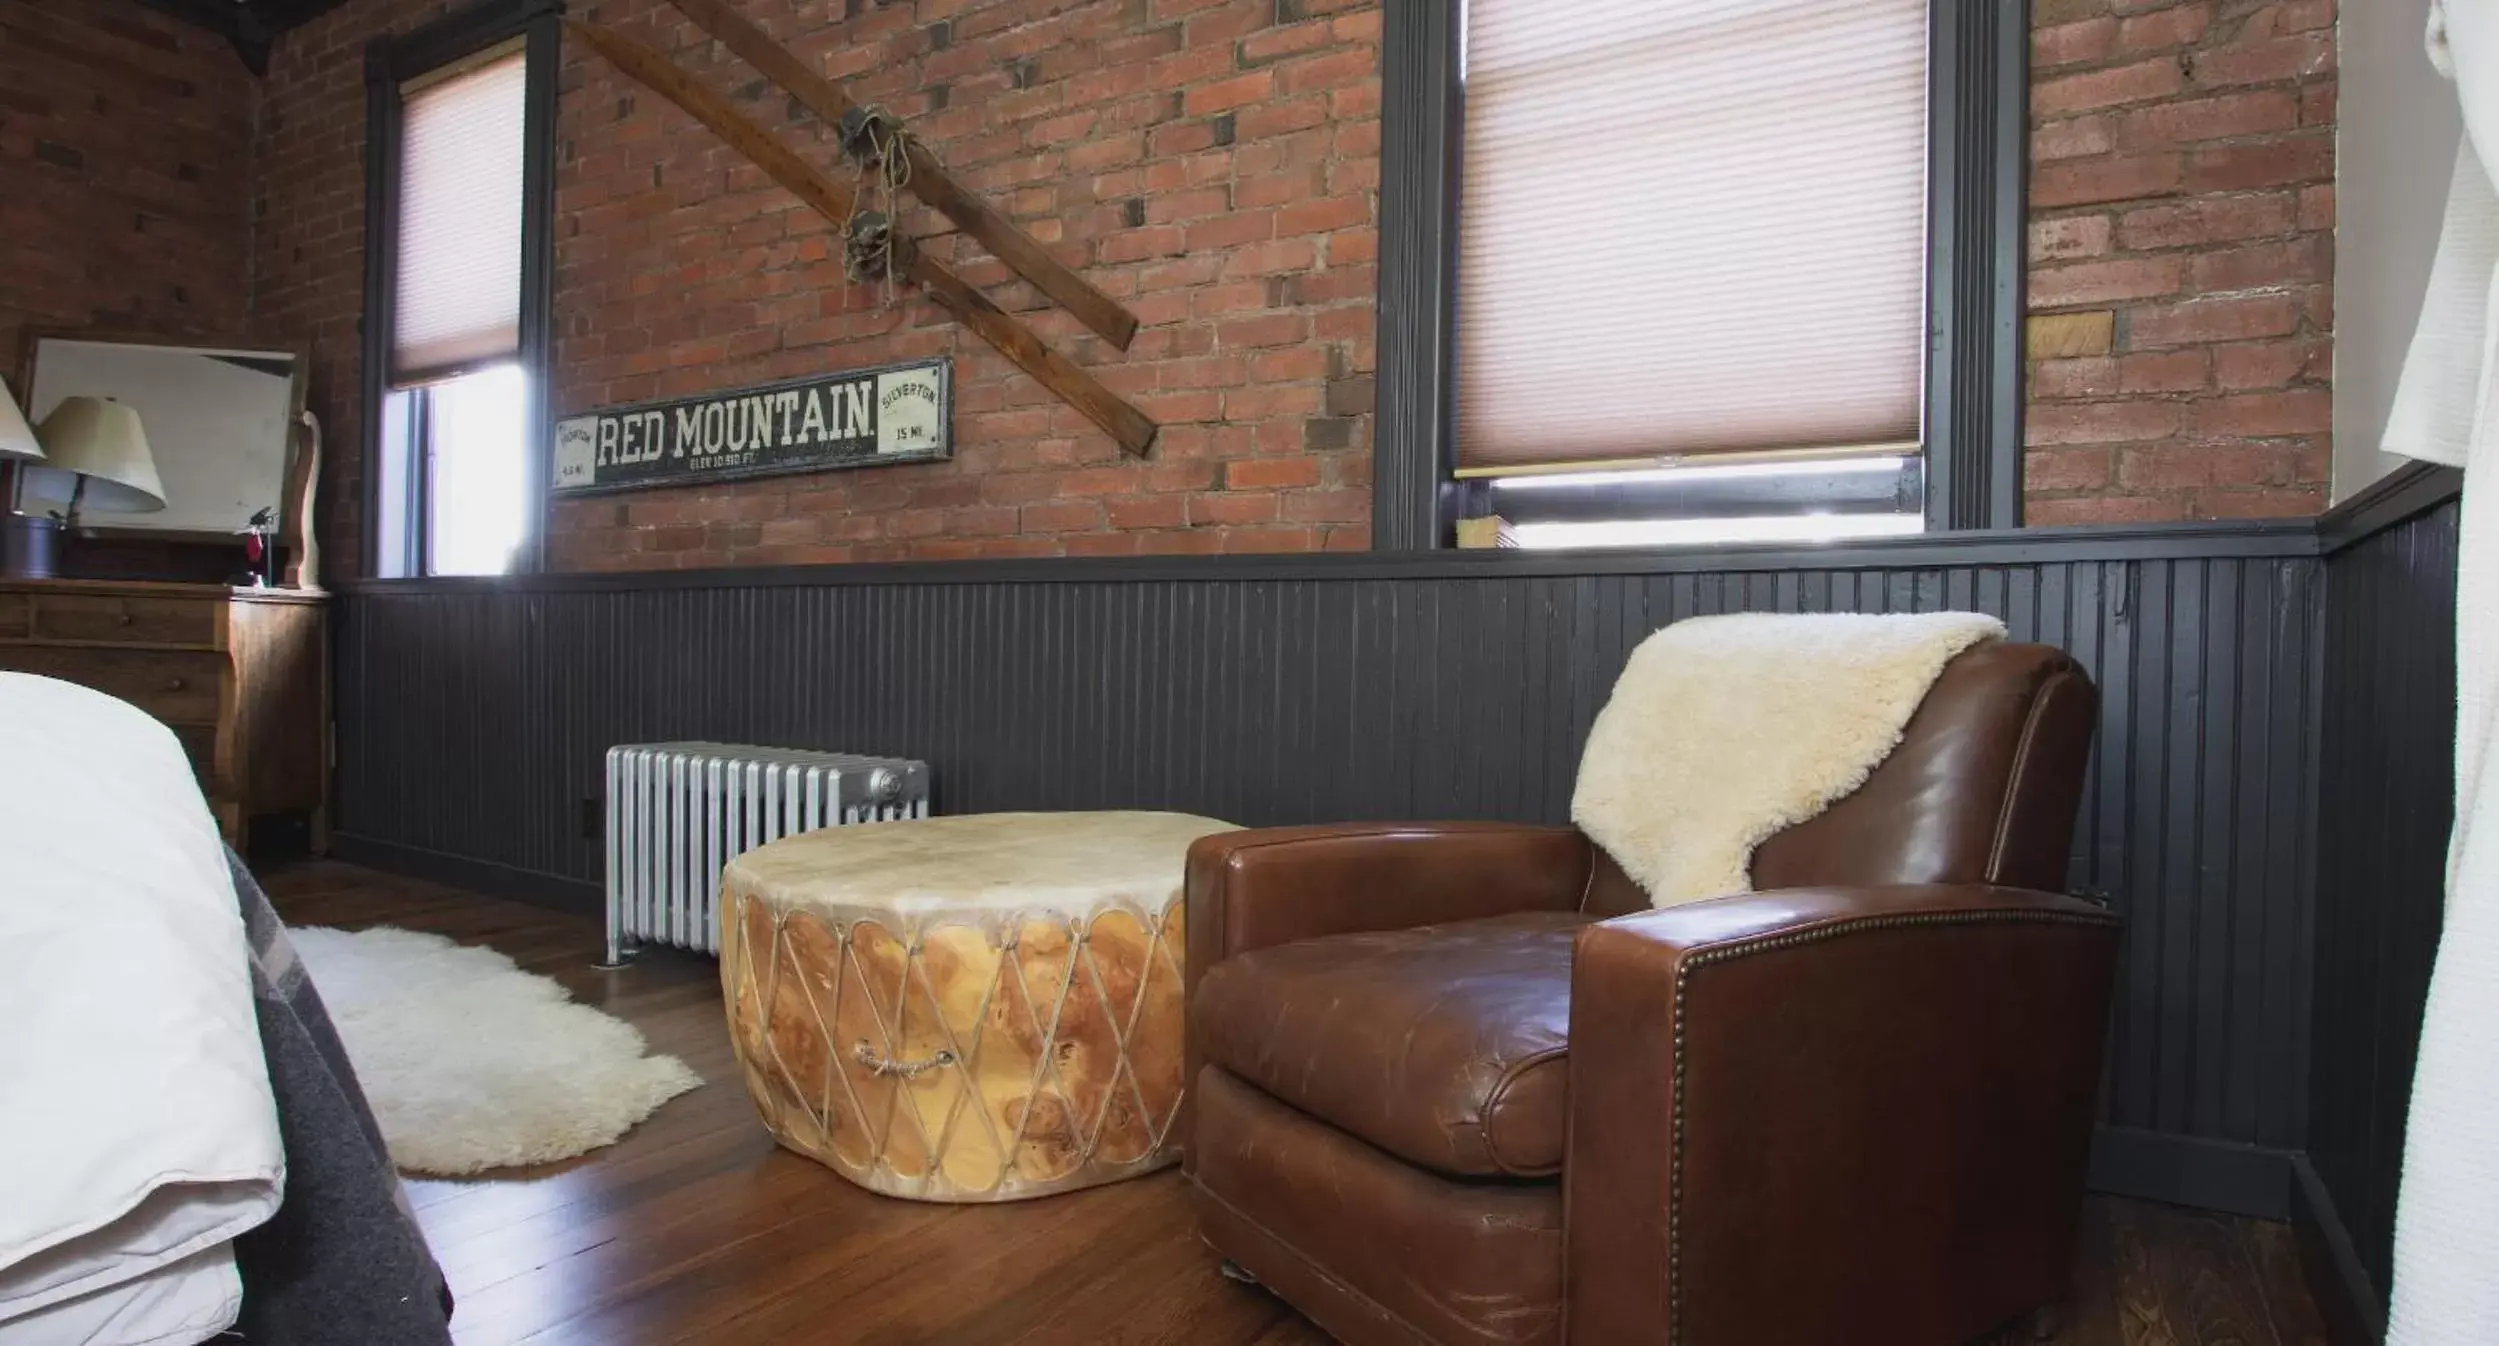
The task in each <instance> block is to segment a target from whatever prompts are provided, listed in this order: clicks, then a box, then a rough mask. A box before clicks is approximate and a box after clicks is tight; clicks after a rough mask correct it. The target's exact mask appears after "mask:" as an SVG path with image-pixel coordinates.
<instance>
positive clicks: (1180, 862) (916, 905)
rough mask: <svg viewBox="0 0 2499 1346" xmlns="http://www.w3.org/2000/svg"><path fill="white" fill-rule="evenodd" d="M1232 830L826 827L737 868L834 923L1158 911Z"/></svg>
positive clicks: (959, 820) (1191, 820) (1038, 821)
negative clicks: (1212, 840)
mask: <svg viewBox="0 0 2499 1346" xmlns="http://www.w3.org/2000/svg"><path fill="white" fill-rule="evenodd" d="M1234 830H1237V829H1236V828H1235V827H1234V825H1233V824H1231V823H1227V822H1222V821H1219V820H1217V819H1214V818H1200V817H1196V816H1194V815H1191V814H1186V813H1128V812H1119V813H967V814H958V815H955V816H952V817H943V818H917V819H909V820H905V821H900V822H883V823H858V824H852V825H850V826H845V827H827V828H824V829H822V830H820V831H815V832H808V833H805V834H802V835H800V836H794V837H784V838H783V839H781V840H779V841H776V842H773V843H771V844H770V845H767V846H762V847H758V848H757V849H755V850H751V851H748V852H747V853H746V854H744V855H741V856H739V857H738V858H737V859H735V860H732V861H730V862H729V870H730V874H731V875H732V876H733V879H734V880H735V881H736V882H737V883H738V884H739V886H740V887H741V888H742V889H743V891H745V892H747V893H749V894H752V895H755V896H760V897H763V898H765V899H766V900H767V901H769V902H771V903H772V904H774V905H776V906H779V907H782V908H783V909H785V910H787V909H812V910H816V911H818V912H820V913H822V914H825V915H839V914H841V913H844V912H856V911H857V910H859V909H860V908H872V909H879V910H884V911H890V912H894V913H896V914H902V915H916V914H928V913H934V912H940V911H943V912H956V913H960V912H966V911H985V910H995V911H1001V912H1004V911H1024V912H1030V911H1057V912H1061V913H1064V914H1068V915H1075V916H1081V915H1084V914H1087V913H1090V912H1093V911H1098V910H1100V909H1101V908H1103V907H1104V906H1106V905H1131V906H1136V907H1140V908H1147V909H1155V910H1159V909H1160V908H1161V907H1162V906H1163V905H1164V904H1166V903H1167V902H1169V901H1170V900H1171V898H1172V897H1173V896H1174V895H1176V894H1177V893H1178V892H1179V890H1180V887H1181V884H1182V881H1183V879H1184V878H1185V877H1186V874H1185V868H1186V862H1187V858H1188V852H1189V843H1190V842H1192V841H1195V840H1197V839H1198V838H1199V837H1203V836H1210V835H1212V834H1214V833H1217V832H1230V831H1234Z"/></svg>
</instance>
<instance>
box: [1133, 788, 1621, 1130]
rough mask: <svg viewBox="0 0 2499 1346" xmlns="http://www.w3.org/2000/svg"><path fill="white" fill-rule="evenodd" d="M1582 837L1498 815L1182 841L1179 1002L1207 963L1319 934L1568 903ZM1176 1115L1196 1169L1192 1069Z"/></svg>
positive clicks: (1192, 991) (1190, 1053) (1191, 1058)
mask: <svg viewBox="0 0 2499 1346" xmlns="http://www.w3.org/2000/svg"><path fill="white" fill-rule="evenodd" d="M1592 854H1593V851H1592V848H1591V847H1590V844H1589V841H1588V838H1587V837H1586V836H1585V835H1583V834H1582V833H1581V832H1580V831H1579V829H1577V828H1575V827H1526V826H1519V825H1515V824H1508V823H1353V824H1342V825H1332V826H1325V827H1269V828H1259V829H1253V830H1249V831H1241V832H1219V833H1217V834H1215V835H1213V836H1209V837H1200V838H1198V839H1197V841H1196V842H1195V843H1194V844H1192V845H1191V846H1190V847H1189V866H1188V907H1187V912H1188V918H1187V923H1188V958H1187V959H1186V960H1185V963H1184V966H1183V968H1182V973H1181V978H1182V983H1183V985H1184V986H1185V988H1186V996H1187V1003H1189V1004H1191V1005H1195V1004H1196V1002H1197V984H1198V981H1199V979H1200V978H1202V977H1204V976H1205V975H1206V973H1207V970H1208V969H1210V968H1212V967H1214V966H1215V964H1217V963H1220V962H1222V961H1223V960H1224V959H1226V958H1229V957H1231V956H1232V955H1234V954H1236V953H1247V952H1249V951H1250V950H1252V949H1263V948H1266V947H1268V946H1270V945H1275V944H1289V943H1292V942H1293V941H1295V940H1302V939H1317V938H1319V937H1320V936H1322V935H1344V934H1352V933H1354V932H1356V931H1364V930H1398V929H1407V928H1411V927H1414V926H1418V925H1431V924H1434V923H1437V922H1442V921H1464V920H1470V919H1473V918H1475V917H1479V916H1502V915H1507V914H1509V913H1512V912H1520V911H1573V910H1576V909H1577V908H1578V906H1579V900H1580V896H1581V894H1582V893H1583V892H1584V891H1585V890H1586V888H1587V885H1588V870H1589V864H1590V857H1591V855H1592ZM1203 1064H1204V1062H1203V1058H1202V1055H1201V1053H1200V1052H1199V1050H1198V1035H1197V1031H1196V1029H1195V1027H1194V1026H1193V1027H1192V1028H1191V1030H1190V1032H1189V1035H1188V1050H1187V1054H1186V1057H1185V1059H1184V1063H1183V1067H1182V1068H1183V1069H1184V1070H1185V1071H1186V1073H1187V1080H1188V1084H1189V1087H1188V1088H1187V1089H1186V1090H1185V1091H1184V1092H1183V1093H1182V1094H1181V1115H1180V1117H1179V1120H1178V1122H1177V1124H1176V1133H1177V1134H1178V1135H1179V1137H1180V1143H1181V1147H1182V1151H1183V1163H1184V1164H1186V1165H1187V1166H1188V1168H1189V1170H1190V1171H1191V1172H1193V1173H1194V1172H1195V1171H1196V1163H1197V1155H1196V1145H1195V1137H1194V1136H1193V1135H1192V1134H1191V1133H1192V1129H1193V1128H1194V1126H1195V1124H1196V1104H1197V1083H1198V1071H1199V1070H1200V1068H1201V1067H1202V1066H1203Z"/></svg>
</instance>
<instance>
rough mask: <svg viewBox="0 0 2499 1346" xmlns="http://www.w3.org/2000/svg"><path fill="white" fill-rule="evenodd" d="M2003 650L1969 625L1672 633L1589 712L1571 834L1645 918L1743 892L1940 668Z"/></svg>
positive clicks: (1895, 622)
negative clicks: (1590, 841)
mask: <svg viewBox="0 0 2499 1346" xmlns="http://www.w3.org/2000/svg"><path fill="white" fill-rule="evenodd" d="M2003 638H2004V623H2002V622H1999V621H1997V620H1996V619H1995V618H1993V617H1988V616H1983V615H1981V614H1979V613H1975V612H1934V613H1923V614H1918V615H1914V616H1911V615H1902V616H1872V615H1861V614H1856V613H1816V614H1805V615H1795V616H1790V615H1774V614H1768V613H1739V614H1735V615H1732V616H1725V617H1696V618H1694V619H1692V620H1690V621H1684V622H1677V623H1675V624H1674V625H1672V626H1669V627H1667V628H1665V629H1664V630H1662V631H1659V632H1658V633H1656V634H1655V635H1652V636H1650V637H1649V638H1648V639H1647V640H1644V641H1642V642H1640V647H1639V648H1638V649H1636V650H1633V651H1632V652H1631V661H1630V662H1629V663H1628V664H1626V665H1625V666H1624V668H1623V675H1622V677H1621V678H1619V679H1617V680H1616V681H1615V683H1614V694H1613V696H1612V697H1611V698H1609V699H1608V700H1607V701H1606V703H1605V709H1604V710H1602V711H1600V712H1598V714H1597V722H1596V725H1595V726H1594V727H1593V728H1592V729H1591V730H1590V731H1589V734H1588V751H1587V753H1586V755H1585V756H1583V757H1581V758H1580V762H1579V788H1578V790H1577V792H1576V793H1574V794H1573V795H1572V797H1571V820H1572V821H1574V822H1576V823H1578V824H1579V826H1580V828H1581V830H1583V831H1585V832H1586V833H1587V834H1588V835H1589V836H1591V837H1593V838H1595V839H1596V842H1597V844H1598V845H1600V846H1603V847H1604V848H1605V851H1606V854H1608V855H1611V856H1613V857H1614V861H1615V863H1616V864H1619V865H1621V866H1622V867H1623V871H1624V872H1625V873H1627V874H1629V875H1630V876H1631V877H1632V878H1633V879H1635V880H1637V881H1638V882H1639V884H1640V886H1641V887H1642V888H1645V889H1647V890H1648V894H1649V904H1650V905H1651V906H1657V907H1672V906H1679V905H1681V904H1683V903H1686V902H1697V901H1700V900H1702V899H1703V898H1711V897H1723V896H1726V895H1727V894H1730V893H1743V892H1750V891H1752V886H1753V884H1752V878H1751V875H1750V874H1749V872H1748V871H1749V870H1750V868H1751V866H1752V861H1753V848H1754V847H1755V846H1758V845H1760V844H1761V843H1762V842H1763V841H1764V840H1766V839H1767V838H1769V837H1770V836H1772V835H1774V834H1775V833H1777V832H1778V831H1780V830H1781V829H1782V828H1786V827H1792V826H1794V825H1795V824H1797V823H1801V822H1803V821H1805V820H1806V819H1808V818H1811V817H1813V816H1814V815H1815V814H1817V813H1820V812H1822V810H1823V809H1825V808H1827V807H1829V806H1830V804H1831V802H1832V801H1833V800H1836V799H1840V798H1843V797H1845V796H1846V795H1847V794H1848V793H1849V792H1850V791H1852V790H1855V789H1856V788H1857V787H1858V786H1860V785H1863V784H1864V783H1865V780H1866V777H1867V776H1869V775H1871V774H1873V772H1874V769H1875V768H1876V767H1877V766H1880V765H1882V762H1883V759H1884V758H1885V757H1888V756H1890V755H1891V751H1892V749H1893V748H1894V747H1897V746H1898V745H1899V743H1900V734H1901V731H1902V730H1903V729H1904V728H1906V727H1907V726H1908V724H1909V717H1910V716H1911V715H1913V714H1915V713H1916V712H1917V708H1918V703H1919V702H1920V701H1923V700H1925V699H1926V689H1927V688H1928V687H1931V686H1933V685H1934V682H1935V679H1936V677H1937V675H1939V674H1941V673H1942V672H1943V671H1944V665H1945V664H1948V663H1950V662H1952V658H1953V656H1954V655H1957V654H1959V653H1961V652H1962V651H1963V650H1966V649H1968V648H1970V647H1971V646H1972V645H1976V644H1979V643H1980V642H1982V641H1989V640H2001V639H2003Z"/></svg>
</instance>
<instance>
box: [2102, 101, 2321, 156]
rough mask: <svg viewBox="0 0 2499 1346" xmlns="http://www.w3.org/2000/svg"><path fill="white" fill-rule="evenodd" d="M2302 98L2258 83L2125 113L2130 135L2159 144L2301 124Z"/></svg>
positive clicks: (2144, 143)
mask: <svg viewBox="0 0 2499 1346" xmlns="http://www.w3.org/2000/svg"><path fill="white" fill-rule="evenodd" d="M2299 125H2300V113H2299V99H2298V98H2297V97H2295V96H2294V95H2292V94H2291V93H2290V92H2289V91H2288V90H2284V89H2257V90H2251V91H2248V92H2243V93H2231V94H2223V95H2220V96H2218V97H2213V98H2191V99H2185V100H2182V101H2180V102H2175V103H2160V104H2155V105H2153V106H2151V107H2145V108H2138V109H2136V110H2134V111H2131V112H2128V113H2127V114H2125V120H2124V122H2123V126H2124V132H2123V136H2124V140H2125V143H2126V144H2127V145H2128V146H2129V147H2131V148H2135V149H2153V148H2160V147H2165V146H2171V145H2186V144H2193V143H2195V142H2198V141H2206V140H2227V139H2229V138H2231V137H2233V136H2248V135H2258V134H2262V133H2266V132H2275V131H2295V130H2298V129H2299Z"/></svg>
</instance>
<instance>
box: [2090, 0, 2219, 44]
mask: <svg viewBox="0 0 2499 1346" xmlns="http://www.w3.org/2000/svg"><path fill="white" fill-rule="evenodd" d="M2212 22H2213V16H2212V10H2211V9H2210V8H2209V7H2208V6H2206V5H2202V4H2184V5H2179V6H2176V7H2174V8H2171V9H2161V10H2154V11H2153V12H2151V13H2149V14H2136V15H2132V16H2129V17H2128V18H2126V19H2125V20H2124V21H2123V22H2121V23H2119V24H2118V26H2117V33H2116V38H2115V41H2114V42H2113V43H2112V44H2111V46H2112V49H2113V50H2115V51H2118V52H2123V53H2135V52H2146V51H2160V50H2163V49H2166V48H2171V47H2182V46H2186V45H2187V44H2189V43H2192V42H2195V41H2197V40H2199V39H2201V38H2202V37H2203V36H2204V32H2205V30H2206V29H2208V28H2210V27H2211V26H2212Z"/></svg>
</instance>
